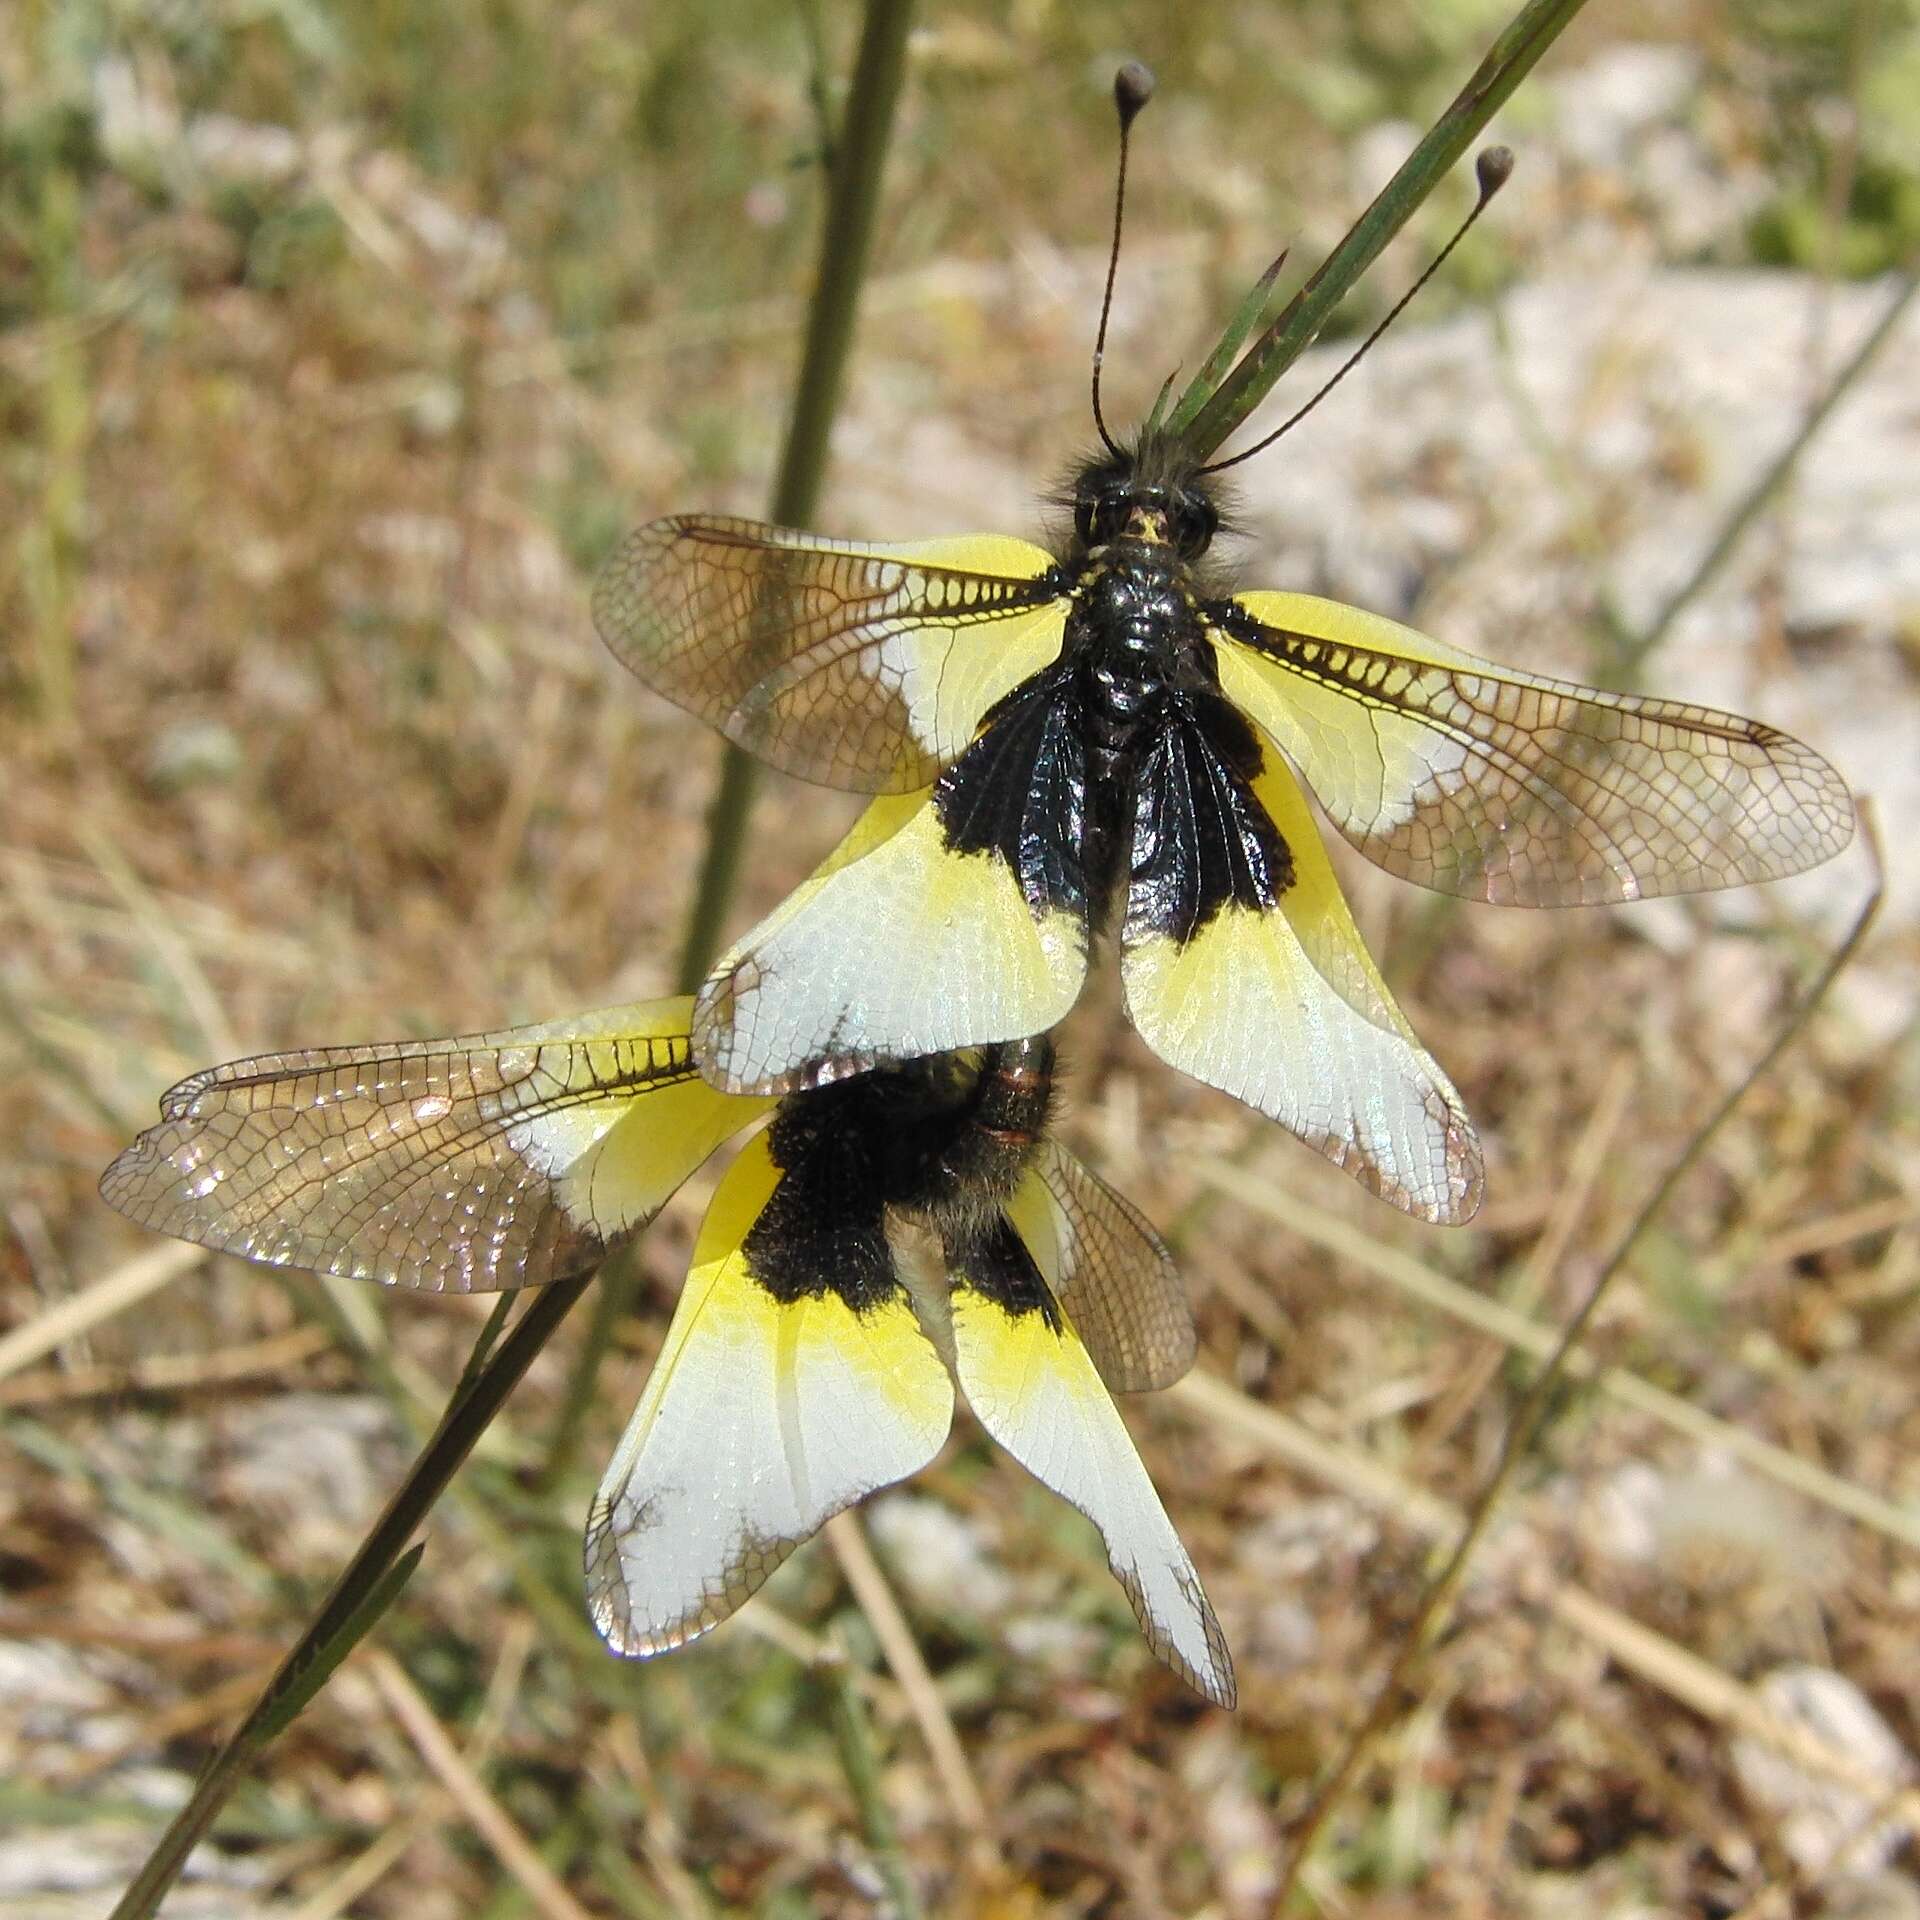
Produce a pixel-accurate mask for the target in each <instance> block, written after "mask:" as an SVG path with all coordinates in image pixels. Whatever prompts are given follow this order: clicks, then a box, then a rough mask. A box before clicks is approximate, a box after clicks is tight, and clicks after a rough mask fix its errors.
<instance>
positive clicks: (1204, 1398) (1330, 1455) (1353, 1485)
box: [1168, 1372, 1920, 1807]
mask: <svg viewBox="0 0 1920 1920" xmlns="http://www.w3.org/2000/svg"><path fill="white" fill-rule="evenodd" d="M1168 1392H1169V1397H1170V1398H1172V1399H1173V1400H1174V1401H1175V1402H1176V1403H1177V1404H1179V1405H1180V1406H1181V1407H1183V1408H1184V1409H1185V1410H1186V1411H1187V1412H1188V1413H1189V1414H1191V1415H1192V1416H1193V1418H1194V1419H1195V1420H1196V1421H1198V1422H1200V1423H1202V1424H1203V1425H1205V1427H1206V1428H1207V1429H1208V1430H1209V1431H1212V1432H1228V1433H1233V1434H1236V1435H1238V1436H1239V1437H1240V1438H1241V1439H1243V1440H1245V1441H1247V1442H1248V1443H1249V1444H1250V1445H1252V1446H1254V1447H1256V1448H1258V1449H1259V1450H1260V1451H1261V1452H1262V1453H1264V1454H1267V1455H1268V1456H1270V1457H1271V1458H1273V1459H1276V1460H1281V1461H1284V1462H1285V1463H1286V1464H1287V1465H1288V1466H1289V1467H1291V1468H1293V1469H1294V1470H1295V1471H1296V1472H1298V1473H1301V1474H1304V1475H1307V1476H1309V1477H1310V1478H1312V1479H1315V1480H1318V1481H1320V1482H1321V1483H1323V1484H1324V1485H1326V1486H1330V1487H1333V1488H1336V1489H1337V1490H1338V1491H1340V1492H1341V1493H1344V1494H1346V1495H1348V1496H1349V1497H1350V1498H1351V1499H1353V1500H1355V1501H1357V1502H1359V1503H1360V1504H1361V1505H1363V1506H1366V1507H1369V1508H1371V1509H1372V1510H1373V1511H1375V1512H1376V1513H1381V1514H1384V1515H1386V1516H1388V1517H1389V1518H1391V1519H1393V1520H1395V1521H1398V1522H1399V1523H1401V1524H1402V1525H1404V1526H1409V1527H1412V1528H1413V1529H1414V1530H1415V1531H1416V1532H1418V1533H1420V1534H1422V1535H1424V1536H1425V1537H1426V1538H1428V1539H1430V1540H1433V1541H1435V1542H1436V1543H1438V1544H1439V1545H1442V1546H1453V1547H1455V1548H1457V1547H1458V1544H1459V1542H1460V1541H1461V1539H1462V1538H1463V1537H1464V1535H1465V1533H1466V1528H1467V1516H1466V1515H1465V1514H1464V1513H1463V1512H1462V1511H1461V1510H1460V1509H1459V1508H1458V1507H1456V1506H1454V1505H1453V1504H1452V1503H1451V1502H1450V1501H1447V1500H1442V1499H1441V1498H1440V1497H1439V1496H1438V1495H1436V1494H1432V1493H1429V1492H1428V1491H1427V1490H1426V1489H1425V1488H1424V1487H1421V1486H1417V1485H1416V1484H1414V1482H1412V1481H1410V1480H1403V1479H1401V1478H1400V1476H1399V1475H1398V1474H1396V1473H1394V1472H1393V1471H1392V1470H1391V1469H1390V1468H1387V1467H1383V1466H1381V1465H1380V1464H1379V1463H1378V1462H1377V1461H1373V1460H1369V1459H1368V1458H1366V1456H1365V1455H1363V1454H1359V1453H1356V1452H1354V1451H1353V1450H1352V1449H1351V1448H1348V1447H1344V1446H1341V1445H1339V1444H1338V1443H1337V1442H1335V1441H1331V1440H1328V1439H1325V1438H1324V1437H1322V1436H1321V1435H1320V1434H1317V1433H1314V1432H1313V1431H1312V1430H1311V1429H1310V1428H1307V1427H1304V1426H1302V1425H1301V1424H1300V1422H1299V1421H1297V1420H1295V1419H1293V1418H1292V1416H1291V1415H1289V1414H1286V1413H1283V1412H1281V1411H1280V1410H1279V1409H1278V1408H1275V1407H1268V1406H1263V1405H1262V1404H1261V1403H1260V1402H1259V1401H1257V1400H1251V1399H1249V1398H1248V1397H1247V1396H1246V1395H1245V1394H1243V1393H1241V1392H1240V1391H1239V1389H1238V1388H1236V1387H1233V1386H1230V1385H1229V1384H1228V1383H1227V1382H1226V1381H1224V1380H1221V1379H1218V1378H1216V1377H1215V1376H1214V1375H1212V1374H1209V1373H1203V1372H1195V1373H1190V1374H1188V1375H1187V1377H1186V1378H1185V1379H1184V1380H1182V1381H1181V1382H1180V1383H1179V1385H1177V1386H1175V1387H1172V1388H1170V1389H1169V1390H1168ZM1543 1604H1544V1605H1545V1607H1546V1609H1547V1611H1548V1612H1549V1613H1551V1614H1552V1615H1553V1617H1554V1618H1555V1619H1556V1620H1558V1621H1559V1622H1560V1623H1561V1624H1562V1625H1564V1626H1566V1627H1568V1628H1570V1629H1571V1630H1572V1631H1573V1632H1574V1633H1576V1634H1578V1635H1579V1636H1580V1638H1581V1639H1582V1640H1584V1641H1586V1642H1587V1643H1588V1644H1589V1645H1592V1646H1595V1647H1598V1648H1599V1649H1600V1650H1601V1651H1602V1652H1603V1653H1605V1654H1606V1655H1607V1656H1608V1658H1610V1659H1612V1660H1615V1661H1617V1662H1618V1663H1619V1664H1620V1665H1621V1666H1622V1667H1623V1668H1625V1669H1626V1670H1627V1671H1629V1672H1631V1673H1635V1674H1637V1675H1639V1676H1640V1678H1642V1679H1643V1680H1646V1681H1648V1682H1650V1683H1651V1684H1652V1685H1654V1686H1656V1687H1659V1688H1660V1689H1662V1690H1663V1691H1664V1692H1666V1693H1667V1694H1669V1695H1670V1696H1671V1697H1672V1698H1673V1699H1675V1700H1677V1701H1679V1702H1680V1703H1681V1704H1682V1705H1683V1706H1685V1707H1687V1708H1689V1709H1690V1710H1691V1711H1692V1712H1694V1713H1697V1714H1699V1715H1700V1716H1701V1717H1702V1718H1703V1719H1706V1720H1711V1721H1713V1722H1715V1723H1716V1724H1718V1725H1722V1726H1726V1727H1730V1728H1732V1729H1734V1730H1736V1731H1738V1732H1741V1733H1746V1734H1751V1735H1752V1736H1753V1737H1754V1738H1755V1739H1756V1740H1761V1741H1764V1742H1765V1743H1766V1744H1767V1745H1768V1746H1770V1747H1772V1748H1773V1749H1774V1751H1775V1752H1777V1753H1779V1754H1781V1755H1783V1756H1784V1757H1786V1758H1787V1759H1790V1760H1792V1761H1794V1762H1795V1763H1796V1764H1798V1765H1800V1766H1802V1767H1804V1768H1806V1769H1807V1771H1808V1772H1810V1773H1813V1774H1817V1775H1819V1776H1820V1777H1821V1778H1823V1779H1827V1780H1831V1781H1833V1782H1835V1783H1836V1784H1837V1785H1840V1786H1844V1787H1848V1788H1851V1789H1853V1790H1854V1791H1856V1792H1861V1793H1866V1794H1869V1795H1871V1796H1875V1797H1878V1796H1879V1795H1881V1794H1882V1793H1884V1791H1885V1781H1884V1780H1883V1779H1881V1777H1880V1776H1879V1775H1877V1774H1875V1773H1873V1772H1872V1771H1871V1770H1870V1769H1867V1768H1863V1767H1862V1766H1861V1765H1860V1764H1859V1762H1858V1761H1857V1760H1856V1759H1855V1757H1854V1756H1853V1755H1852V1754H1850V1753H1848V1752H1846V1751H1844V1750H1843V1749H1841V1748H1839V1747H1836V1746H1834V1745H1832V1744H1831V1743H1829V1742H1827V1741H1825V1740H1822V1739H1820V1738H1819V1737H1818V1736H1817V1735H1815V1734H1813V1733H1812V1732H1810V1731H1809V1730H1808V1729H1807V1728H1806V1727H1805V1726H1803V1725H1801V1724H1799V1723H1798V1722H1795V1721H1789V1720H1785V1719H1782V1718H1781V1716H1780V1715H1779V1714H1777V1713H1775V1712H1774V1711H1773V1710H1772V1708H1770V1707H1769V1706H1768V1705H1767V1704H1766V1702H1765V1701H1763V1700H1762V1699H1761V1698H1760V1697H1759V1696H1758V1695H1757V1694H1755V1693H1754V1692H1753V1691H1752V1689H1751V1688H1749V1687H1746V1686H1743V1685H1742V1684H1741V1683H1740V1682H1739V1681H1738V1680H1735V1679H1733V1678H1732V1677H1731V1676H1729V1675H1728V1674H1726V1673H1723V1672H1722V1671H1721V1670H1720V1669H1719V1668H1718V1667H1716V1666H1714V1665H1713V1664H1712V1662H1711V1661H1707V1660H1703V1659H1702V1658H1701V1657H1700V1656H1699V1655H1698V1654H1696V1653H1692V1652H1690V1651H1689V1650H1688V1649H1687V1648H1685V1647H1682V1646H1680V1645H1678V1644H1676V1643H1675V1642H1674V1641H1673V1640H1671V1639H1669V1638H1668V1637H1667V1636H1666V1635H1665V1634H1662V1633H1659V1632H1656V1631H1655V1630H1654V1629H1653V1628H1651V1627H1647V1626H1643V1625H1642V1624H1641V1623H1640V1622H1639V1621H1637V1620H1634V1619H1632V1618H1630V1617H1629V1616H1628V1615H1626V1614H1624V1613H1622V1612H1621V1611H1620V1610H1619V1609H1618V1608H1617V1607H1613V1606H1609V1605H1608V1604H1607V1603H1606V1602H1605V1601H1604V1600H1601V1599H1599V1598H1598V1597H1597V1596H1595V1595H1594V1594H1591V1593H1589V1592H1588V1591H1587V1590H1586V1589H1585V1588H1584V1587H1581V1586H1579V1585H1577V1584H1575V1583H1574V1582H1573V1581H1570V1580H1554V1581H1552V1582H1551V1584H1550V1585H1548V1587H1547V1588H1546V1591H1545V1595H1544V1600H1543ZM1899 1804H1900V1806H1902V1807H1915V1806H1920V1793H1916V1792H1914V1791H1909V1792H1907V1793H1906V1794H1904V1795H1903V1796H1902V1797H1901V1800H1900V1802H1899Z"/></svg>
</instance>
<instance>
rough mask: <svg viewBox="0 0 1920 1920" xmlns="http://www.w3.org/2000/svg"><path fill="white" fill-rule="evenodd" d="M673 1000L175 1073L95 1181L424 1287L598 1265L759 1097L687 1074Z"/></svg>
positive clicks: (244, 1244)
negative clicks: (154, 1119)
mask: <svg viewBox="0 0 1920 1920" xmlns="http://www.w3.org/2000/svg"><path fill="white" fill-rule="evenodd" d="M691 1013H692V1002H691V1001H690V1000H687V999H684V998H683V999H673V1000H658V1001H651V1002H647V1003H644V1004H641V1005H636V1006H626V1007H613V1008H609V1009H608V1010H606V1011H605V1012H602V1013H587V1014H579V1015H576V1016H574V1017H572V1018H570V1019H566V1020H556V1021H551V1022H548V1023H545V1024H543V1025H538V1026H528V1027H515V1028H509V1029H506V1030H504V1031H502V1032H499V1033H482V1034H469V1035H466V1036H464V1037H462V1038H459V1039H454V1040H422V1041H402V1042H398V1043H396V1044H391V1045H384V1046H366V1047H324V1048H318V1049H315V1050H312V1051H308V1052H292V1053H268V1054H260V1055H257V1056H256V1057H254V1058H253V1059H249V1060H236V1061H233V1062H231V1063H229V1064H228V1065H226V1066H221V1067H210V1068H208V1069H207V1070H206V1071H204V1072H202V1073H197V1074H195V1075H193V1077H192V1078H191V1079H188V1080H183V1081H182V1082H181V1083H180V1084H179V1085H178V1086H176V1087H175V1088H173V1089H172V1091H171V1092H169V1093H167V1094H166V1095H164V1096H163V1098H162V1100H161V1103H160V1112H161V1123H160V1125H158V1126H156V1127H150V1128H148V1129H147V1131H146V1132H144V1133H142V1134H141V1135H140V1137H139V1138H138V1139H137V1140H135V1141H134V1143H133V1145H132V1146H130V1147H129V1148H128V1149H127V1150H126V1152H125V1153H123V1154H121V1156H120V1157H119V1158H118V1159H117V1160H116V1161H114V1163H113V1165H112V1166H110V1167H109V1168H108V1169H107V1171H106V1173H105V1175H104V1176H103V1177H102V1179H101V1182H100V1192H101V1195H102V1197H103V1198H105V1200H106V1201H107V1203H108V1204H109V1205H110V1206H113V1207H117V1208H118V1209H119V1210H120V1211H121V1212H122V1213H124V1214H126V1215H127V1216H128V1217H129V1218H130V1219H133V1220H137V1221H138V1222H139V1223H140V1224H141V1225H142V1226H146V1227H152V1228H153V1229H154V1230H155V1231H156V1232H159V1233H169V1234H172V1235H174V1236H175V1237H176V1238H177V1239H181V1240H192V1241H195V1242H197V1243H198V1244H199V1245H201V1246H207V1247H213V1248H216V1249H218V1250H219V1251H221V1252H225V1253H237V1254H244V1255H246V1256H247V1257H248V1258H249V1259H253V1260H264V1261H268V1262H270V1263H271V1264H273V1265H276V1266H288V1267H305V1268H309V1269H312V1270H314V1271H317V1272H321V1273H335V1274H341V1275H344V1276H346V1277H348V1278H351V1279H358V1280H378V1281H383V1282H385V1283H387V1284H388V1285H391V1286H399V1287H415V1288H420V1289H422V1290H424V1291H428V1292H436V1293H445V1292H452V1293H489V1292H498V1291H501V1290H504V1289H506V1288H510V1287H523V1286H534V1285H538V1284H540V1283H541V1282H543V1281H547V1280H553V1279H557V1278H559V1277H561V1276H562V1275H564V1274H568V1273H574V1272H578V1271H579V1270H581V1269H582V1268H584V1267H587V1266H591V1265H592V1264H594V1263H595V1262H596V1261H597V1260H599V1259H600V1257H601V1256H602V1254H603V1253H604V1251H605V1249H606V1246H607V1244H608V1242H610V1241H611V1240H613V1239H614V1238H615V1237H616V1236H618V1235H620V1234H622V1233H624V1232H626V1231H628V1230H630V1229H631V1228H633V1227H636V1226H639V1225H641V1224H643V1223H644V1222H645V1221H646V1220H647V1219H649V1218H650V1217H651V1216H652V1215H653V1214H654V1213H655V1212H656V1211H657V1210H658V1209H659V1208H660V1207H661V1206H662V1205H664V1204H665V1202H666V1200H667V1198H668V1197H669V1195H671V1194H672V1192H673V1190H674V1189H675V1188H676V1187H677V1186H678V1185H679V1184H680V1182H681V1181H682V1180H684V1179H685V1178H686V1177H687V1175H688V1174H689V1173H691V1172H692V1171H693V1169H694V1168H695V1167H697V1166H698V1165H699V1164H700V1162H701V1161H702V1160H704V1159H705V1158H706V1157H707V1155H708V1154H709V1153H711V1152H712V1151H713V1149H714V1148H715V1147H716V1146H718V1145H719V1143H720V1142H721V1141H722V1140H724V1139H726V1138H727V1137H728V1136H729V1135H730V1134H732V1133H734V1132H736V1131H737V1130H738V1129H739V1128H741V1127H743V1126H745V1125H746V1124H747V1123H748V1122H749V1121H751V1120H752V1119H753V1118H754V1117H755V1116H756V1115H757V1114H759V1113H761V1112H763V1111H765V1109H766V1106H767V1104H768V1103H767V1102H764V1101H754V1100H742V1099H736V1098H733V1097H731V1096H728V1095H725V1094H720V1093H716V1092H715V1091H714V1090H713V1089H712V1088H711V1087H709V1086H708V1085H707V1084H706V1082H705V1081H703V1080H702V1079H701V1078H700V1076H699V1073H698V1072H697V1070H696V1069H695V1067H694V1064H693V1060H692V1055H691V1052H690V1050H689V1045H688V1039H687V1026H688V1021H689V1018H690V1016H691Z"/></svg>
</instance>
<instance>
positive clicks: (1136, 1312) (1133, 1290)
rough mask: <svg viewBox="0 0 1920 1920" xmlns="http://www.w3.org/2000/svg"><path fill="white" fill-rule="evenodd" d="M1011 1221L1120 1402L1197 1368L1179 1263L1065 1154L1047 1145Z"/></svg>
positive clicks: (1016, 1199) (1018, 1193)
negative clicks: (1122, 1397)
mask: <svg viewBox="0 0 1920 1920" xmlns="http://www.w3.org/2000/svg"><path fill="white" fill-rule="evenodd" d="M1007 1217H1008V1218H1009V1219H1010V1220H1011V1221H1012V1222H1013V1224H1014V1227H1015V1229H1016V1230H1017V1231H1018V1233H1019V1235H1020V1238H1021V1239H1022V1241H1024V1242H1025V1244H1026V1248H1027V1251H1028V1252H1029V1253H1030V1254H1031V1255H1032V1256H1033V1259H1034V1263H1035V1264H1036V1265H1037V1266H1038V1267H1039V1269H1040V1272H1041V1274H1042V1276H1043V1277H1044V1278H1045V1280H1046V1282H1047V1285H1048V1286H1049V1287H1050V1288H1052V1290H1053V1293H1054V1297H1055V1298H1056V1299H1057V1300H1058V1301H1059V1302H1060V1304H1061V1305H1062V1306H1063V1307H1065V1308H1066V1310H1067V1312H1068V1313H1069V1314H1070V1315H1071V1316H1072V1319H1073V1324H1074V1326H1075V1327H1076V1328H1077V1329H1078V1331H1079V1334H1080V1338H1081V1340H1082V1342H1083V1343H1084V1344H1085V1346H1086V1349H1087V1352H1088V1354H1089V1355H1090V1356H1091V1358H1092V1360H1093V1364H1094V1365H1095V1366H1096V1367H1097V1368H1098V1369H1099V1370H1100V1377H1101V1379H1102V1380H1104V1381H1105V1382H1106V1383H1107V1385H1108V1387H1109V1388H1110V1389H1111V1390H1112V1391H1113V1392H1115V1393H1150V1392H1153V1391H1155V1390H1157V1389H1159V1388H1161V1387H1170V1386H1172V1385H1173V1383H1174V1382H1175V1381H1176V1380H1178V1379H1179V1378H1180V1376H1181V1375H1182V1374H1183V1373H1185V1372H1186V1370H1187V1369H1188V1368H1189V1367H1190V1366H1192V1364H1193V1356H1194V1350H1195V1344H1196V1342H1195V1336H1194V1330H1193V1313H1192V1310H1191V1309H1190V1308H1189V1306H1188V1304H1187V1291H1186V1288H1185V1287H1184V1286H1183V1285H1182V1284H1181V1280H1180V1274H1179V1270H1178V1269H1177V1268H1176V1267H1175V1266H1174V1264H1173V1255H1172V1254H1170V1253H1169V1252H1168V1251H1167V1248H1166V1244H1165V1242H1164V1241H1162V1240H1161V1238H1160V1236H1159V1235H1158V1234H1157V1233H1155V1232H1154V1230H1153V1229H1152V1227H1150V1226H1149V1225H1148V1224H1147V1222H1146V1220H1145V1218H1144V1217H1143V1216H1142V1215H1141V1213H1140V1211H1139V1210H1138V1209H1137V1208H1136V1207H1135V1206H1133V1204H1132V1203H1131V1202H1130V1201H1128V1200H1125V1199H1123V1198H1122V1197H1121V1196H1120V1195H1119V1194H1117V1193H1116V1192H1114V1190H1113V1189H1112V1188H1111V1187H1110V1186H1108V1185H1107V1183H1106V1182H1105V1181H1104V1180H1102V1179H1101V1178H1100V1176H1099V1175H1098V1174H1097V1173H1095V1172H1093V1170H1092V1169H1091V1168H1089V1167H1087V1166H1084V1165H1083V1164H1082V1163H1081V1162H1080V1161H1079V1160H1077V1159H1076V1158H1075V1157H1074V1156H1073V1155H1072V1154H1070V1153H1069V1152H1068V1151H1067V1150H1066V1148H1065V1147H1062V1146H1060V1145H1059V1144H1058V1143H1057V1142H1055V1141H1052V1140H1044V1141H1042V1142H1041V1144H1040V1147H1039V1150H1038V1152H1037V1153H1036V1155H1035V1157H1034V1161H1033V1164H1032V1166H1031V1167H1030V1168H1029V1169H1028V1170H1027V1173H1026V1175H1025V1176H1024V1177H1023V1179H1022V1180H1021V1182H1020V1185H1019V1187H1018V1188H1017V1189H1016V1190H1015V1193H1014V1196H1013V1198H1012V1200H1011V1201H1010V1202H1009V1203H1008V1206H1007Z"/></svg>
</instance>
